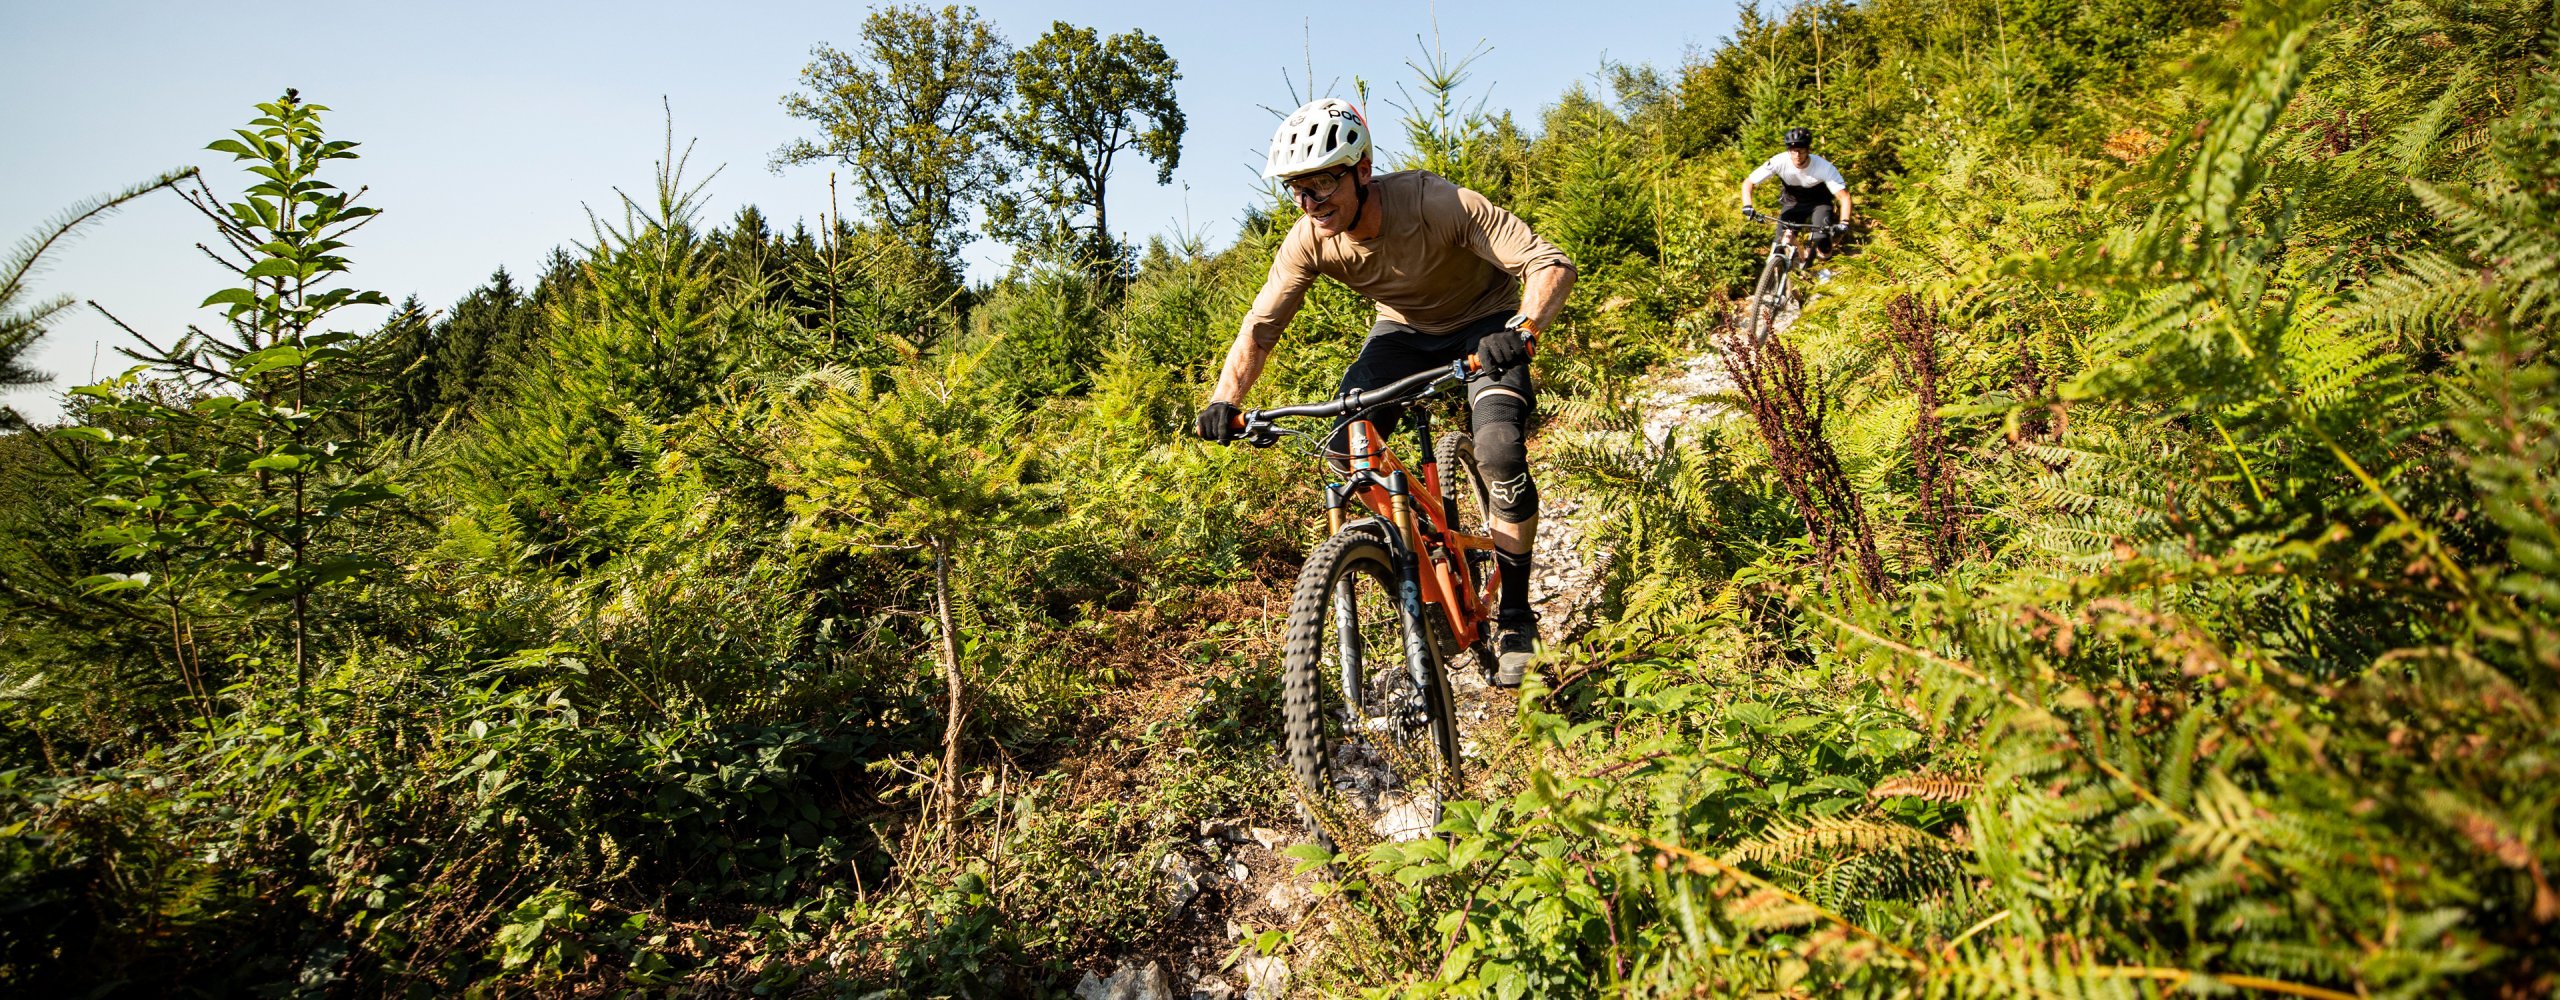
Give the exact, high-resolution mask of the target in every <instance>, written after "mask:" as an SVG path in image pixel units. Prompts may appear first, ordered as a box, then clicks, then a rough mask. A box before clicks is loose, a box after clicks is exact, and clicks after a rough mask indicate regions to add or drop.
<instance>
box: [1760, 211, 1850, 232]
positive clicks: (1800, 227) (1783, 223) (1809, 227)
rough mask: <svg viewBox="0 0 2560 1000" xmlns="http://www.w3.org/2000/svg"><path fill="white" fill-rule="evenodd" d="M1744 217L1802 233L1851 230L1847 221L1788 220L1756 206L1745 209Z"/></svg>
mask: <svg viewBox="0 0 2560 1000" xmlns="http://www.w3.org/2000/svg"><path fill="white" fill-rule="evenodd" d="M1742 217H1743V218H1746V219H1749V220H1751V221H1753V222H1757V223H1761V224H1764V225H1773V226H1777V227H1778V228H1781V229H1793V230H1795V231H1797V232H1800V233H1845V232H1848V231H1849V224H1848V223H1846V222H1842V223H1837V224H1834V225H1828V226H1818V225H1815V224H1813V223H1810V222H1788V221H1787V220H1785V219H1781V218H1778V217H1777V216H1774V215H1765V214H1762V213H1761V211H1760V210H1759V209H1756V208H1746V209H1743V210H1742Z"/></svg>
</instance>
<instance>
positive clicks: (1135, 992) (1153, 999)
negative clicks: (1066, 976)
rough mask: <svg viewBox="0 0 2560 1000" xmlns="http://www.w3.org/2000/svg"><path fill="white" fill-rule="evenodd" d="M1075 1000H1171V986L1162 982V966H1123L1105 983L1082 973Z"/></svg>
mask: <svg viewBox="0 0 2560 1000" xmlns="http://www.w3.org/2000/svg"><path fill="white" fill-rule="evenodd" d="M1076 1000H1173V984H1172V983H1171V982H1170V981H1168V980H1166V979H1165V976H1164V966H1161V965H1157V964H1156V963H1154V962H1149V963H1147V964H1146V965H1145V966H1143V967H1141V966H1136V965H1128V964H1123V965H1121V966H1120V968H1118V969H1116V970H1113V971H1112V973H1111V977H1110V978H1108V979H1105V978H1101V977H1098V976H1095V975H1094V974H1093V973H1090V972H1088V973H1085V974H1084V981H1083V982H1080V983H1077V984H1076Z"/></svg>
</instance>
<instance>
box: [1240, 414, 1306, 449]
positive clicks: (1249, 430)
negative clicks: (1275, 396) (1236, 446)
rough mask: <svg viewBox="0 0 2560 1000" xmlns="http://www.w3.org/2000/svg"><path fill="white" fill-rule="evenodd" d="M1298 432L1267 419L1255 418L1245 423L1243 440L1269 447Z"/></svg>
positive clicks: (1255, 445) (1261, 446)
mask: <svg viewBox="0 0 2560 1000" xmlns="http://www.w3.org/2000/svg"><path fill="white" fill-rule="evenodd" d="M1297 433H1298V432H1297V431H1293V430H1290V429H1288V428H1286V427H1282V426H1280V425H1278V424H1274V423H1272V422H1270V421H1267V420H1253V421H1247V422H1246V423H1245V426H1244V438H1243V440H1244V443H1246V444H1249V445H1252V446H1254V447H1256V448H1268V447H1271V446H1272V445H1275V444H1279V443H1280V439H1281V438H1284V437H1291V436H1294V435H1296V434H1297Z"/></svg>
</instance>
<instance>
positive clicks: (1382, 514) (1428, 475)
mask: <svg viewBox="0 0 2560 1000" xmlns="http://www.w3.org/2000/svg"><path fill="white" fill-rule="evenodd" d="M1411 413H1412V419H1413V422H1414V436H1415V438H1416V441H1417V443H1418V444H1419V445H1420V446H1421V448H1422V468H1421V472H1420V475H1419V476H1416V475H1413V474H1411V473H1408V472H1407V471H1406V469H1405V466H1404V463H1403V462H1401V461H1398V460H1397V459H1396V456H1395V452H1393V451H1392V450H1390V449H1389V448H1388V447H1387V441H1386V437H1385V435H1382V434H1380V433H1378V428H1377V425H1376V424H1374V423H1371V422H1370V421H1369V420H1367V419H1366V418H1361V419H1355V420H1352V421H1351V422H1350V423H1349V424H1347V425H1346V427H1345V430H1346V434H1347V436H1348V438H1349V443H1350V447H1349V448H1348V449H1346V450H1347V452H1348V454H1347V455H1346V456H1345V461H1346V462H1347V463H1348V464H1349V466H1350V473H1349V474H1348V475H1346V476H1344V477H1343V479H1342V481H1341V482H1338V483H1332V484H1328V485H1327V486H1326V487H1325V524H1326V527H1327V528H1329V529H1331V531H1333V532H1335V533H1339V532H1340V531H1341V530H1342V529H1343V528H1344V527H1345V526H1346V525H1347V524H1348V523H1349V522H1350V518H1349V516H1348V514H1347V509H1348V508H1349V506H1350V503H1351V501H1353V500H1355V499H1356V500H1357V501H1358V502H1359V504H1360V506H1362V507H1365V508H1368V510H1369V511H1370V512H1371V513H1372V514H1375V515H1376V516H1377V517H1378V518H1379V519H1381V520H1382V521H1383V522H1384V523H1385V524H1386V525H1388V526H1389V527H1392V528H1393V529H1394V531H1395V535H1396V538H1395V541H1396V545H1397V547H1398V548H1401V549H1403V550H1404V551H1405V553H1406V554H1407V555H1408V557H1409V559H1410V562H1411V564H1412V565H1413V566H1414V567H1415V569H1416V571H1417V572H1416V575H1417V576H1418V577H1420V579H1419V580H1418V581H1416V582H1418V583H1419V584H1420V585H1421V587H1420V589H1421V593H1420V595H1419V596H1420V598H1421V602H1422V604H1424V605H1426V606H1427V605H1435V604H1436V605H1439V606H1441V607H1442V608H1444V609H1446V611H1447V614H1446V617H1447V619H1448V624H1449V632H1450V635H1451V636H1452V639H1453V641H1454V643H1455V644H1456V647H1457V649H1466V648H1469V647H1471V646H1474V645H1475V644H1476V642H1477V641H1478V640H1480V639H1482V638H1483V636H1484V625H1485V622H1486V620H1487V617H1488V616H1487V615H1486V613H1485V609H1487V608H1490V607H1492V606H1493V602H1494V600H1495V599H1496V597H1497V595H1496V594H1495V593H1494V588H1495V587H1497V586H1499V585H1500V577H1499V574H1493V573H1487V574H1484V577H1485V578H1484V579H1483V580H1482V581H1478V580H1477V579H1476V564H1475V561H1474V560H1472V559H1469V558H1468V557H1467V555H1466V554H1467V553H1468V552H1471V551H1476V550H1483V551H1486V552H1491V551H1493V536H1492V535H1489V534H1487V535H1478V534H1472V533H1469V532H1465V531H1460V530H1457V529H1456V528H1455V527H1452V526H1451V522H1453V521H1455V520H1456V519H1457V504H1456V503H1455V502H1454V501H1453V500H1451V499H1448V494H1447V492H1446V485H1445V484H1444V483H1443V482H1442V481H1441V478H1440V460H1439V457H1438V452H1437V449H1436V448H1434V447H1433V444H1432V440H1431V417H1430V411H1429V410H1428V409H1425V408H1423V407H1419V406H1417V407H1415V408H1414V409H1413V410H1412V411H1411ZM1446 652H1447V653H1448V654H1449V655H1455V653H1456V652H1457V650H1456V649H1453V650H1448V651H1446Z"/></svg>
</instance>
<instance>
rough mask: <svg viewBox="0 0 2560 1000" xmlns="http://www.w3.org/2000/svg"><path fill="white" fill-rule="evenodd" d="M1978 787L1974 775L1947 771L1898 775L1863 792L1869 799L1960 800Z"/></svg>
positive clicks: (1969, 795)
mask: <svg viewBox="0 0 2560 1000" xmlns="http://www.w3.org/2000/svg"><path fill="white" fill-rule="evenodd" d="M1981 790H1982V781H1981V779H1978V778H1962V777H1957V776H1955V775H1949V774H1900V775H1895V776H1893V777H1890V778H1886V779H1884V780H1883V781H1880V782H1877V783H1876V787H1874V788H1872V789H1869V790H1868V791H1867V797H1868V798H1871V799H1928V800H1929V801H1931V802H1962V801H1964V800H1966V799H1969V798H1972V797H1973V793H1975V792H1978V791H1981Z"/></svg>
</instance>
